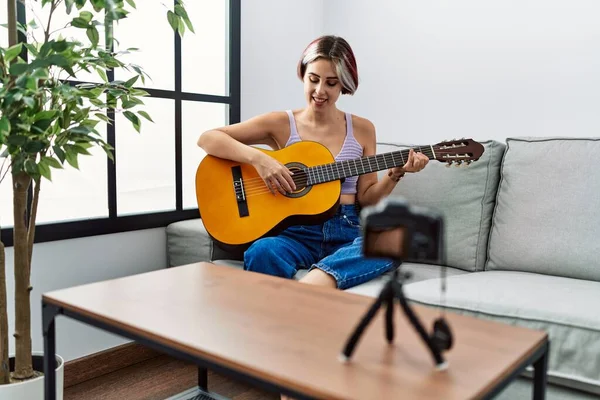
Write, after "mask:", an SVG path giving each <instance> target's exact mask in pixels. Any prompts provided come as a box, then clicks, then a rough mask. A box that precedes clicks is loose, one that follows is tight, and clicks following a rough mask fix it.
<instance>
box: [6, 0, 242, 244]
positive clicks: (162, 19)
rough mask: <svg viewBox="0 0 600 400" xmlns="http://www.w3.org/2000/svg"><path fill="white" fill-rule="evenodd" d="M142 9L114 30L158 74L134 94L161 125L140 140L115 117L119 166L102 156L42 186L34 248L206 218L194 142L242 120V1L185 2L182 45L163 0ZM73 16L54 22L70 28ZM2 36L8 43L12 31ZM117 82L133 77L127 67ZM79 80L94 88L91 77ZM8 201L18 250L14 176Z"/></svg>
mask: <svg viewBox="0 0 600 400" xmlns="http://www.w3.org/2000/svg"><path fill="white" fill-rule="evenodd" d="M39 4H40V2H36V1H28V4H27V8H26V10H25V12H26V20H30V19H31V18H34V17H37V18H40V19H41V20H46V19H45V18H44V17H43V14H44V10H41V9H40V5H39ZM136 6H137V9H136V10H134V11H133V12H132V13H131V14H130V16H129V17H128V18H127V19H125V20H122V21H120V22H119V24H118V25H116V26H115V28H114V34H115V38H116V39H117V40H118V43H117V44H116V45H115V50H120V49H126V48H131V47H135V48H138V49H139V51H137V52H134V53H131V54H129V55H127V58H123V61H125V62H129V63H133V64H138V65H140V66H141V67H142V68H143V69H144V71H145V72H146V73H147V74H148V75H150V79H146V82H145V83H142V82H141V81H138V82H137V83H136V87H140V88H142V89H144V90H146V91H147V92H148V93H150V97H146V98H144V99H143V101H144V103H145V104H144V105H143V106H141V108H139V109H143V110H145V111H147V112H148V113H149V114H150V116H151V117H152V119H153V121H154V123H151V122H149V121H146V120H143V121H142V131H141V133H137V132H136V131H135V130H134V129H133V127H132V126H131V124H130V122H129V121H127V120H126V118H124V117H123V116H122V115H121V114H119V113H116V115H115V121H114V124H112V125H108V124H105V125H103V126H100V125H99V126H98V129H99V130H101V129H103V130H104V132H105V133H106V138H107V140H108V142H109V143H110V144H111V145H112V146H113V147H114V148H115V156H116V157H115V162H114V163H113V162H112V161H110V160H108V159H107V157H106V156H105V155H104V153H103V152H102V150H100V149H94V150H93V151H92V156H81V157H80V158H79V165H80V170H79V171H78V170H75V169H73V168H71V167H70V166H69V167H65V169H64V170H53V171H52V178H53V179H52V182H48V181H47V180H42V186H41V192H40V203H39V208H38V218H37V222H38V226H37V228H36V242H44V241H51V240H59V239H67V238H75V237H82V236H91V235H99V234H106V233H114V232H123V231H130V230H136V229H147V228H152V227H159V226H165V225H166V224H168V223H170V222H174V221H178V220H182V219H189V218H197V217H198V216H199V214H198V209H197V204H196V195H195V174H196V169H197V167H198V164H199V162H200V160H201V157H202V156H203V152H202V150H201V149H200V148H199V147H198V146H197V145H196V141H197V139H198V136H199V134H200V133H201V132H203V131H204V130H206V129H209V128H212V127H216V126H222V125H226V124H229V123H235V122H238V121H239V118H240V111H239V110H240V93H239V90H240V84H239V82H240V50H239V49H240V0H211V1H204V2H190V1H188V2H186V9H187V11H188V14H189V17H190V19H191V21H192V23H193V24H194V30H195V34H192V33H191V32H189V31H186V33H185V35H184V37H183V38H179V37H178V36H177V35H176V34H175V33H174V32H173V31H172V29H171V27H170V26H169V24H168V22H167V19H166V8H165V6H164V2H162V1H161V0H144V1H138V2H136ZM36 7H37V8H36ZM60 10H61V12H62V13H63V14H64V11H63V8H62V7H61V9H60ZM74 13H75V11H74V12H73V13H72V14H71V16H70V17H69V16H67V15H62V16H55V17H53V20H55V21H56V23H57V24H59V25H60V24H62V25H61V26H64V24H65V23H66V22H67V21H70V19H71V18H72V17H73V15H74ZM6 14H7V13H6V2H0V16H1V17H0V19H5V16H6ZM32 16H34V17H32ZM22 17H23V16H22V15H21V22H24V21H25V18H22ZM0 22H2V23H4V22H6V21H0ZM53 26H54V24H53ZM0 29H2V28H0ZM0 32H1V33H2V34H1V35H0V43H1V44H2V45H3V46H6V44H7V42H8V38H7V33H6V30H5V29H3V31H0ZM35 33H36V32H34V34H35ZM79 33H82V34H83V35H85V33H84V32H83V31H81V32H79ZM64 34H65V35H71V33H69V32H66V33H64ZM101 37H102V34H101ZM112 75H113V76H110V75H109V78H110V79H118V80H123V79H128V78H129V77H130V76H127V75H126V71H121V70H117V71H115V72H114V73H113V74H112ZM77 78H78V81H80V82H89V81H96V79H95V78H93V75H90V74H85V75H81V76H80V75H78V76H77ZM0 163H1V160H0ZM0 204H1V207H0V223H1V226H2V228H3V229H2V240H3V242H4V243H5V244H6V245H12V229H10V227H12V222H13V216H12V191H11V181H10V176H7V178H6V179H5V180H4V181H3V182H2V185H0Z"/></svg>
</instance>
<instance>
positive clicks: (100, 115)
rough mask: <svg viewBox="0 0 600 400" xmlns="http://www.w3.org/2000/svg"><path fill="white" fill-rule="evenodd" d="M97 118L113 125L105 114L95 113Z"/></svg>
mask: <svg viewBox="0 0 600 400" xmlns="http://www.w3.org/2000/svg"><path fill="white" fill-rule="evenodd" d="M94 115H95V116H96V117H97V118H99V119H101V120H102V121H104V122H106V123H108V124H110V123H112V121H111V120H110V118H109V117H108V116H106V115H105V114H100V113H95V114H94Z"/></svg>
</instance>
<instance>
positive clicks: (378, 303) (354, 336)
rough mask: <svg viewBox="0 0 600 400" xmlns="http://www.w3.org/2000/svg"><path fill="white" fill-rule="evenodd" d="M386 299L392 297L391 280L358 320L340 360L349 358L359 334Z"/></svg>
mask: <svg viewBox="0 0 600 400" xmlns="http://www.w3.org/2000/svg"><path fill="white" fill-rule="evenodd" d="M387 299H390V300H391V299H393V293H392V287H391V281H390V282H388V283H387V284H386V285H385V287H384V288H383V290H382V291H381V293H380V294H379V296H378V297H377V299H376V300H375V301H374V302H373V304H372V305H371V307H370V308H369V310H368V311H367V313H366V314H365V315H364V317H363V318H362V319H361V320H360V322H359V323H358V325H357V327H356V328H355V329H354V332H353V333H352V335H351V336H350V338H349V339H348V341H347V342H346V345H345V346H344V350H343V351H342V354H340V358H341V360H342V361H344V362H346V361H348V360H349V359H350V357H351V356H352V352H353V351H354V348H355V347H356V344H357V343H358V340H359V339H360V336H361V335H362V333H363V332H364V330H365V329H366V328H367V325H369V322H371V320H372V319H373V317H374V316H375V314H376V313H377V310H378V309H379V307H381V304H382V303H383V301H387Z"/></svg>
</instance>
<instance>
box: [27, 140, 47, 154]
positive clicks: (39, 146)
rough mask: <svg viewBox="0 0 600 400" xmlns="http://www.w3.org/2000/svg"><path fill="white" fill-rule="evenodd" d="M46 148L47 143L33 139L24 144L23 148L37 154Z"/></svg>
mask: <svg viewBox="0 0 600 400" xmlns="http://www.w3.org/2000/svg"><path fill="white" fill-rule="evenodd" d="M45 148H46V143H44V142H42V141H40V140H32V141H29V142H27V143H26V144H25V145H24V146H23V150H24V151H25V152H26V153H29V154H37V153H39V152H40V151H42V150H44V149H45Z"/></svg>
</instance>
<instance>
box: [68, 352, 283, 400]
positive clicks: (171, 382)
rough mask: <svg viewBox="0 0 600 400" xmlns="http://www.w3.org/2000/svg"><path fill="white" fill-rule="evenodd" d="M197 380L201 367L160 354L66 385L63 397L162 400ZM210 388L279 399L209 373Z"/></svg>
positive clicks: (249, 399)
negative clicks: (75, 383) (96, 376)
mask: <svg viewBox="0 0 600 400" xmlns="http://www.w3.org/2000/svg"><path fill="white" fill-rule="evenodd" d="M197 383H198V369H197V367H196V366H194V365H192V364H188V363H185V362H182V361H179V360H175V359H173V358H171V357H168V356H158V357H155V358H152V359H150V360H147V361H144V362H141V363H138V364H135V365H133V366H130V367H127V368H123V369H121V370H118V371H115V372H112V373H110V374H106V375H103V376H100V377H98V378H94V379H91V380H88V381H85V382H82V383H79V384H77V385H74V386H71V387H68V388H65V391H64V400H84V399H85V400H112V399H115V400H163V399H165V398H168V397H170V396H173V395H175V394H178V393H181V392H183V391H185V390H187V389H189V388H192V387H194V386H196V385H197ZM208 390H209V391H211V392H214V393H218V394H220V395H222V396H225V397H227V398H230V399H234V400H261V399H267V400H270V399H273V400H275V399H279V395H277V394H273V393H267V392H264V391H262V390H260V389H256V388H254V387H252V386H249V385H247V384H245V383H240V382H236V381H233V380H231V379H229V378H227V377H224V376H222V375H218V374H215V373H213V372H210V371H209V373H208Z"/></svg>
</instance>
